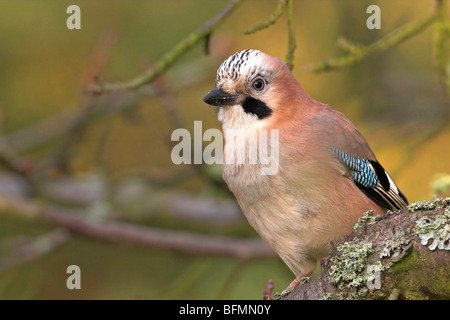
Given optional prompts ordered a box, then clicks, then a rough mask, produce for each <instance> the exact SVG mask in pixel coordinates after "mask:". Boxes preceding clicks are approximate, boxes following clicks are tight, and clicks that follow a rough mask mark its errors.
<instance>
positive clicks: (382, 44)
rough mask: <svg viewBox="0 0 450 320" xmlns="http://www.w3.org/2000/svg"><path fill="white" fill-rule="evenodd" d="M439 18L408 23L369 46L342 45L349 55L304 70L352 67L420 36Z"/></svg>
mask: <svg viewBox="0 0 450 320" xmlns="http://www.w3.org/2000/svg"><path fill="white" fill-rule="evenodd" d="M437 16H438V14H437V13H436V12H432V13H430V14H429V15H427V16H426V17H425V18H424V19H422V20H420V21H418V22H414V23H407V24H405V25H403V26H402V27H400V28H399V29H397V30H394V31H392V32H391V33H389V34H387V35H386V36H384V37H383V38H381V39H380V40H378V41H375V42H374V43H372V44H369V45H355V44H350V43H349V42H345V43H340V45H341V46H347V47H348V48H351V49H349V50H346V51H348V53H347V54H345V55H343V56H340V57H331V58H328V59H326V60H325V61H323V62H319V63H315V64H311V65H307V66H305V67H303V70H304V71H307V72H314V73H320V72H325V71H330V70H335V69H338V68H343V67H348V66H352V65H354V64H356V63H358V62H360V61H361V60H363V59H364V58H366V57H367V56H369V55H371V54H374V53H378V52H383V51H386V50H388V49H390V48H392V47H395V46H397V45H399V44H400V43H402V42H404V41H406V40H408V39H409V38H411V37H413V36H415V35H417V34H419V33H420V32H422V31H423V30H425V29H426V28H427V27H428V26H429V25H431V24H432V23H433V21H435V20H436V18H437Z"/></svg>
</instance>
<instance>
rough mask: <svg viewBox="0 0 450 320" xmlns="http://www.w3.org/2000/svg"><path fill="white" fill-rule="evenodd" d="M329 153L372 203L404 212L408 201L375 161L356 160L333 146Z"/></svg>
mask: <svg viewBox="0 0 450 320" xmlns="http://www.w3.org/2000/svg"><path fill="white" fill-rule="evenodd" d="M330 150H331V152H332V153H333V154H334V155H335V156H336V157H337V158H338V159H339V160H340V161H341V163H342V164H343V165H344V166H345V167H346V168H347V169H348V171H349V173H350V176H349V178H351V179H352V180H353V182H355V184H356V186H357V187H358V188H359V189H360V190H361V191H362V192H364V193H365V194H366V196H368V197H369V198H371V199H372V200H373V201H375V202H376V203H378V204H379V205H381V206H382V207H384V208H387V209H391V210H397V209H400V210H406V206H407V205H408V199H406V197H405V195H404V194H403V192H401V190H400V189H398V188H397V186H396V185H395V184H394V182H393V181H392V179H391V178H390V177H389V175H388V174H387V172H386V170H384V168H383V167H382V166H381V164H379V163H378V161H376V160H368V159H362V158H356V157H353V156H351V155H349V154H348V153H345V152H343V151H341V150H339V149H336V148H335V147H333V146H330Z"/></svg>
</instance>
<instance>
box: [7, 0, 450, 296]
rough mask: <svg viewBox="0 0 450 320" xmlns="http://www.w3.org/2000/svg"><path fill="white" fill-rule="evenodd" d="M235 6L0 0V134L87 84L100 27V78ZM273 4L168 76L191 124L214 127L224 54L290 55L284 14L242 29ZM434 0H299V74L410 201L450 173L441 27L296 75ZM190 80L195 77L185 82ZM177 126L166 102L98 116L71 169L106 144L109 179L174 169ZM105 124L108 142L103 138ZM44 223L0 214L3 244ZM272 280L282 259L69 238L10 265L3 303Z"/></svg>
mask: <svg viewBox="0 0 450 320" xmlns="http://www.w3.org/2000/svg"><path fill="white" fill-rule="evenodd" d="M227 3H228V1H221V0H215V1H211V0H183V1H181V0H180V1H174V0H166V1H156V0H145V1H143V0H127V1H125V0H120V1H117V0H114V1H112V0H108V1H106V0H95V1H92V0H89V1H88V0H86V1H60V0H58V1H56V0H41V1H31V0H30V1H25V0H19V1H16V0H0V107H1V112H2V117H1V118H2V119H1V121H2V122H1V129H2V133H3V135H4V136H8V135H10V134H13V133H14V132H17V131H18V130H21V129H24V128H27V127H29V126H31V125H33V124H36V123H39V122H41V121H43V120H45V119H47V118H49V117H53V116H55V115H57V114H59V113H62V112H66V111H67V110H73V109H74V108H77V105H78V104H79V101H80V99H82V96H83V89H85V85H86V81H88V80H89V79H88V80H86V77H87V73H88V71H87V70H88V69H89V64H90V61H91V60H92V54H93V52H94V50H95V48H96V46H98V43H99V39H102V37H105V34H106V35H107V36H108V35H112V38H115V40H114V44H113V45H112V46H111V48H110V55H109V58H108V60H107V62H106V63H105V65H104V66H103V67H102V69H101V74H100V76H101V78H102V79H104V80H106V81H124V80H128V79H131V78H133V77H134V76H136V75H138V74H139V73H141V72H142V71H143V70H144V69H145V68H147V67H148V66H149V65H151V64H152V63H154V62H156V61H157V60H158V59H159V58H160V57H161V56H162V55H163V54H164V53H166V52H167V51H169V50H170V49H171V48H173V47H174V46H175V45H176V44H177V43H178V42H179V41H180V40H182V39H183V38H184V37H185V36H187V35H188V34H189V33H190V32H191V31H194V30H196V29H197V28H199V27H200V26H201V25H203V23H204V22H206V21H207V20H209V19H210V18H212V17H213V16H214V15H216V14H217V13H218V12H220V11H221V10H222V9H223V8H224V7H225V6H226V5H227ZM71 4H77V5H79V6H80V8H81V26H82V28H81V30H68V29H67V28H66V19H67V17H68V16H69V15H68V14H67V13H66V8H67V7H68V6H69V5H71ZM371 4H377V5H378V6H380V8H381V19H382V22H381V30H368V29H367V28H366V19H367V17H368V14H366V8H367V7H368V6H369V5H371ZM276 5H277V2H276V1H270V0H247V1H244V3H243V4H242V5H241V6H240V7H238V8H237V10H236V11H235V12H234V13H233V14H232V15H231V16H230V17H229V18H228V19H227V20H226V21H225V22H224V23H223V24H222V25H221V26H220V27H219V28H218V29H217V30H216V32H214V33H213V35H212V37H211V39H210V43H209V48H210V54H209V55H205V54H204V48H203V46H202V45H199V46H197V47H196V48H195V49H193V50H192V51H190V52H189V53H188V54H186V55H185V56H183V58H182V59H181V60H180V61H179V62H177V63H176V64H175V65H174V67H173V68H172V69H170V70H169V71H168V72H167V74H166V82H167V86H168V87H169V90H170V91H171V93H172V95H173V97H174V99H175V103H176V105H177V106H178V107H179V112H180V115H181V117H182V120H183V123H185V124H186V126H187V129H189V130H191V129H192V126H193V121H194V120H202V121H203V130H206V129H207V128H220V126H219V123H218V121H217V120H216V115H215V113H214V111H213V109H211V108H209V107H208V106H207V105H205V104H204V103H203V102H202V97H203V96H204V94H205V93H206V92H207V91H209V90H210V89H212V88H213V86H214V79H215V71H216V69H217V67H218V66H219V65H220V63H221V62H222V61H223V60H224V59H225V58H226V57H228V56H229V55H231V54H233V53H234V52H236V51H239V50H242V49H246V48H254V49H260V50H262V51H265V52H267V53H269V54H271V55H274V56H278V57H280V58H284V57H285V54H286V50H287V27H286V25H287V23H286V16H285V15H283V16H282V17H281V18H280V19H279V21H278V22H277V23H276V24H275V25H273V26H271V27H270V28H268V29H265V30H262V31H259V32H257V33H256V34H254V35H244V34H243V31H244V30H246V29H248V28H250V27H252V26H253V25H255V24H257V23H259V22H260V21H262V20H264V19H266V18H267V17H269V16H270V14H271V13H272V12H273V11H274V9H275V7H276ZM432 5H433V1H431V0H430V1H427V0H422V1H418V0H416V1H404V0H384V1H354V0H321V1H316V0H302V1H300V0H298V1H294V20H295V32H296V39H297V44H298V49H297V50H296V52H295V63H296V65H295V68H294V74H295V76H296V77H297V79H299V81H300V82H301V83H302V85H303V87H304V88H305V90H306V91H307V92H308V93H309V94H310V95H311V96H312V97H314V98H316V99H318V100H320V101H323V102H325V103H328V104H330V105H332V106H334V107H335V108H337V109H339V110H340V111H342V112H343V113H344V114H346V115H347V116H348V117H349V118H350V119H351V120H352V121H353V122H354V123H355V124H356V125H357V127H358V128H359V129H360V130H361V131H362V133H363V134H364V136H365V137H366V139H367V140H368V142H369V144H370V145H371V147H372V149H373V150H374V152H375V154H376V155H377V157H378V160H379V161H380V163H382V165H383V166H384V167H385V168H386V170H387V171H388V172H389V173H390V174H391V176H392V177H393V178H394V180H395V181H396V183H397V185H398V186H399V187H400V188H401V189H402V190H403V191H404V193H405V194H406V195H407V197H408V199H409V200H410V202H414V201H418V200H423V199H430V198H431V197H432V196H433V195H434V194H436V193H437V191H438V190H437V189H436V187H435V188H434V189H433V183H434V182H435V181H436V179H438V180H439V177H442V174H447V175H448V174H450V148H449V145H450V144H449V140H450V130H449V126H447V127H446V129H443V130H441V131H439V132H438V133H437V134H433V135H432V137H431V138H429V139H426V140H425V139H424V137H426V136H427V135H428V134H429V133H430V132H431V131H432V130H433V128H434V126H435V125H436V123H437V122H438V121H442V117H443V115H444V116H445V115H446V114H448V113H446V111H445V110H446V109H445V108H448V104H446V101H445V99H446V97H445V95H444V94H443V91H442V87H441V85H440V83H439V78H438V74H437V71H436V61H435V59H434V57H433V51H432V46H433V45H432V38H433V35H432V32H433V26H431V27H429V28H428V29H427V30H425V31H424V32H422V33H420V34H419V35H416V36H414V37H413V38H412V39H410V40H408V41H406V42H405V43H403V44H401V45H400V46H398V47H395V48H393V49H390V50H388V51H387V52H383V53H380V54H376V55H373V56H370V57H368V58H367V59H365V60H364V61H362V63H360V64H357V65H355V66H352V67H349V68H344V69H340V70H337V71H332V72H326V73H321V74H312V73H307V72H304V71H302V67H303V66H305V65H307V64H310V63H313V62H319V61H322V60H324V59H326V58H328V57H330V56H334V55H337V54H339V53H341V51H340V50H339V49H338V48H336V40H337V39H338V37H339V36H346V37H347V38H349V39H351V40H353V41H355V42H360V43H363V44H368V43H371V42H373V41H375V40H377V39H379V38H380V37H382V36H383V35H386V34H387V33H389V32H390V31H392V30H393V29H395V28H397V27H400V26H401V25H403V24H404V23H407V22H413V21H418V20H420V19H422V18H423V17H424V16H425V15H426V14H427V13H429V12H430V11H431V8H432ZM447 14H448V8H447ZM193 79H194V81H193ZM192 82H193V84H192ZM185 83H190V84H189V85H186V86H184V84H185ZM447 120H448V119H447ZM172 130H173V126H172V125H171V123H170V121H169V120H168V117H167V113H166V111H165V110H164V108H162V107H161V101H160V99H158V98H157V97H154V98H153V97H152V98H148V99H144V100H143V101H140V102H139V103H138V106H137V107H136V108H133V111H132V112H129V113H126V114H115V115H113V116H111V117H107V118H105V119H101V120H99V121H97V122H95V123H94V125H92V126H91V127H90V128H89V129H88V130H87V133H86V134H85V135H84V136H83V138H82V141H81V142H80V143H78V144H77V146H76V149H75V153H74V155H73V157H72V158H71V159H70V163H71V166H72V167H73V168H74V169H75V172H76V174H87V173H91V172H97V171H95V170H98V169H99V166H100V167H101V165H99V162H98V159H96V155H97V150H98V149H99V145H100V144H101V147H102V158H103V160H102V161H103V162H102V163H107V167H108V174H109V175H111V176H121V175H123V174H124V173H126V172H132V171H134V172H143V173H145V172H147V171H149V170H151V169H152V168H159V169H164V170H165V172H171V171H177V170H179V169H180V168H179V167H177V166H175V165H174V164H172V162H171V160H170V147H168V146H169V145H170V134H171V132H172ZM105 132H107V139H106V140H105V141H103V142H102V143H100V142H99V141H102V137H103V136H105ZM54 140H55V141H52V142H51V143H46V144H44V145H41V146H39V147H34V148H32V149H29V150H27V151H26V152H25V153H24V154H23V155H25V156H27V157H30V158H32V159H39V158H42V157H45V156H46V154H47V152H49V150H51V148H52V146H54V143H57V142H58V139H54ZM441 180H442V178H441ZM177 188H179V189H180V190H181V191H184V192H190V193H192V194H194V195H202V196H209V197H214V196H220V197H225V196H227V194H226V192H220V190H219V191H217V190H213V189H214V188H213V187H212V186H211V185H205V184H204V183H203V182H202V180H201V179H199V178H198V177H195V176H193V177H191V178H190V179H188V180H186V181H184V182H183V183H181V184H179V185H177ZM441 192H442V194H440V195H441V196H449V194H448V191H445V190H444V191H441ZM120 219H122V220H127V217H126V216H125V217H124V216H122V217H120ZM139 222H140V223H144V224H151V225H153V226H160V227H167V228H175V229H181V230H183V229H189V230H191V229H192V230H196V231H201V232H206V233H209V234H226V235H239V236H254V237H256V236H257V235H256V234H255V233H254V232H253V230H251V228H250V227H249V226H248V225H247V224H246V222H245V221H244V223H242V224H241V225H239V226H233V227H229V228H223V227H222V228H221V227H220V226H219V227H214V228H213V227H209V226H202V225H196V224H195V223H188V224H184V223H183V224H181V225H180V223H179V222H177V221H172V220H171V219H164V218H163V219H161V218H158V219H153V218H151V217H149V218H148V219H147V218H146V217H140V220H139ZM177 223H178V224H177ZM49 230H51V227H50V226H48V225H46V224H45V223H42V222H38V221H36V220H29V219H25V218H19V217H17V216H16V215H13V214H2V215H1V216H0V241H2V242H5V241H7V240H8V239H11V238H14V237H19V236H20V237H21V236H25V237H30V236H37V235H41V234H45V233H46V232H48V231H49ZM0 254H2V251H1V247H0ZM0 257H1V256H0ZM71 264H76V265H78V266H80V268H81V272H82V289H81V290H68V289H67V287H66V279H67V277H68V275H67V274H66V268H67V266H68V265H71ZM268 279H273V280H274V282H275V290H276V291H281V290H283V289H284V288H285V287H286V286H287V285H288V284H289V283H290V281H291V280H292V279H293V274H292V273H291V272H290V271H289V270H288V268H287V267H286V266H285V265H284V264H283V263H282V262H281V260H280V259H279V258H277V257H274V258H265V259H255V260H250V261H240V260H236V259H231V258H225V257H213V256H195V255H185V254H180V253H175V252H171V251H166V250H163V249H149V248H144V247H139V246H133V245H130V244H113V243H107V242H101V241H98V240H95V239H90V238H87V237H83V236H76V235H75V236H73V237H72V238H71V240H70V241H69V242H67V243H66V244H65V245H63V246H61V247H59V248H57V249H56V250H54V251H52V252H50V253H49V254H47V255H43V256H42V257H40V258H38V259H36V260H33V261H31V262H28V263H23V264H20V265H18V266H15V267H13V268H7V269H6V270H3V271H2V272H1V273H0V299H260V298H261V297H262V291H263V289H264V285H265V283H266V281H267V280H268Z"/></svg>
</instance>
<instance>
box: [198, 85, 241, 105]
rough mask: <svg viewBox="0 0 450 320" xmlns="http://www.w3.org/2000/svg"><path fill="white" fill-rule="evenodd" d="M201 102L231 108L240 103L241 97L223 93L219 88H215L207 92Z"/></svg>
mask: <svg viewBox="0 0 450 320" xmlns="http://www.w3.org/2000/svg"><path fill="white" fill-rule="evenodd" d="M203 101H204V102H206V103H207V104H209V105H212V106H216V107H222V106H232V105H235V104H239V103H240V102H242V95H240V94H228V93H225V92H223V91H222V90H221V89H220V88H216V89H214V90H211V91H210V92H208V93H207V94H206V96H204V97H203Z"/></svg>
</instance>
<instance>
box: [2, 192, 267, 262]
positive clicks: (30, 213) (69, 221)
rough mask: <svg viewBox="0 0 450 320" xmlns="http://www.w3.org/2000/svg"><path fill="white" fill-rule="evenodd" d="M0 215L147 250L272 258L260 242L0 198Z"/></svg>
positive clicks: (240, 257)
mask: <svg viewBox="0 0 450 320" xmlns="http://www.w3.org/2000/svg"><path fill="white" fill-rule="evenodd" d="M0 212H6V213H8V212H10V213H11V212H13V213H16V214H19V215H23V216H26V217H30V218H37V219H40V220H43V221H46V222H48V223H51V224H53V225H55V226H58V227H64V228H66V229H67V230H70V231H72V232H75V233H78V234H82V235H85V236H89V237H92V238H95V239H99V240H105V241H112V242H127V243H132V244H137V245H142V246H146V247H151V248H162V249H168V250H174V251H179V252H184V253H189V254H208V255H221V256H228V257H234V258H239V259H250V258H257V257H271V256H274V255H275V254H274V252H273V250H272V249H271V248H270V247H269V246H268V245H267V244H266V243H264V242H263V241H261V240H260V239H245V238H243V239H236V238H225V237H219V236H217V237H216V236H208V235H202V234H196V233H192V232H182V231H173V230H162V229H157V228H151V227H143V226H138V225H134V224H130V223H124V222H116V221H109V220H100V221H99V220H94V219H90V218H86V217H81V216H79V215H77V214H74V213H70V212H69V211H67V210H63V209H60V208H54V207H49V206H44V205H36V204H33V203H25V202H21V201H17V200H12V199H6V198H4V197H2V196H0Z"/></svg>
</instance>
